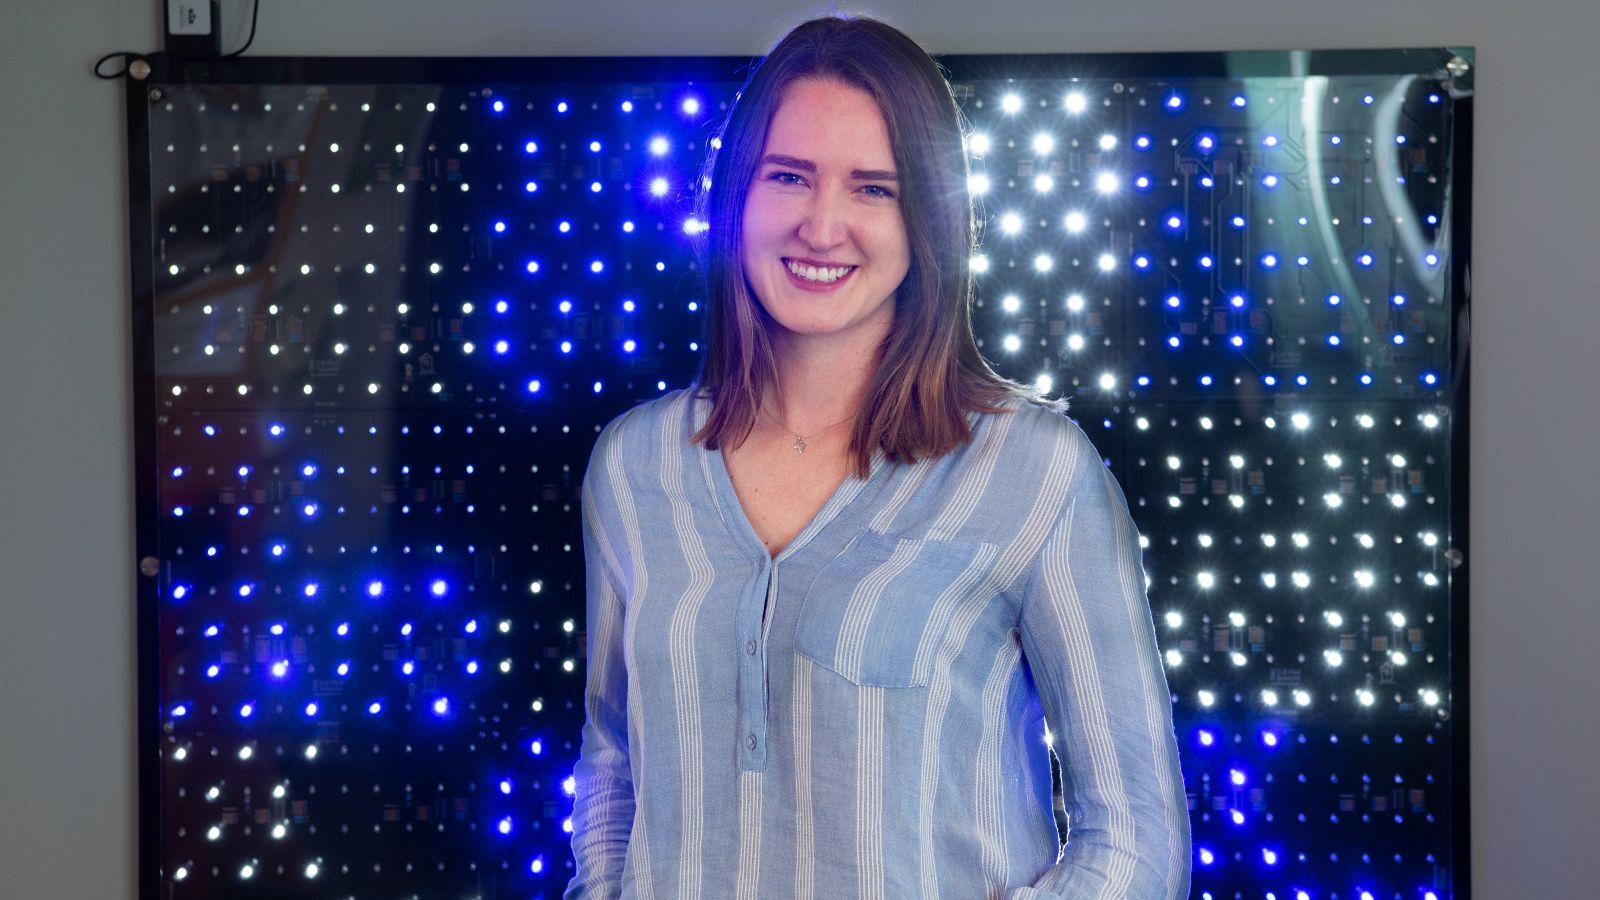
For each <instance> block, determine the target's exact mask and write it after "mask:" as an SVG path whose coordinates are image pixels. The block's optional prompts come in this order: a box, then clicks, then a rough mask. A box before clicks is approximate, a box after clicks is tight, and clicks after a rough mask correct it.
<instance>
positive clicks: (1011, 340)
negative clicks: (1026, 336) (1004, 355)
mask: <svg viewBox="0 0 1600 900" xmlns="http://www.w3.org/2000/svg"><path fill="white" fill-rule="evenodd" d="M1003 343H1004V345H1005V348H1006V350H1007V351H1008V352H1010V353H1015V352H1017V350H1018V349H1020V348H1021V347H1022V341H1021V339H1019V338H1018V337H1017V336H1016V335H1014V334H1008V335H1006V337H1005V341H1003Z"/></svg>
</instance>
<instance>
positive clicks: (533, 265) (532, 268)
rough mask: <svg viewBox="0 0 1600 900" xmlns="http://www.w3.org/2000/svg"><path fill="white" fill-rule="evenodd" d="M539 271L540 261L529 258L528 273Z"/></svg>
mask: <svg viewBox="0 0 1600 900" xmlns="http://www.w3.org/2000/svg"><path fill="white" fill-rule="evenodd" d="M537 271H539V263H538V261H537V260H532V259H530V260H528V274H529V275H532V274H533V273H535V272H537Z"/></svg>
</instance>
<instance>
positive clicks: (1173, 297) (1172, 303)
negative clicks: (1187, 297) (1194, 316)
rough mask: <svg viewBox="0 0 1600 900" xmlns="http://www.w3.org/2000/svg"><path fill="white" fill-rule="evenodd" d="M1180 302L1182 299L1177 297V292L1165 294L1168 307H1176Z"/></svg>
mask: <svg viewBox="0 0 1600 900" xmlns="http://www.w3.org/2000/svg"><path fill="white" fill-rule="evenodd" d="M1182 303H1183V301H1182V300H1180V299H1178V295H1177V294H1168V295H1167V306H1168V308H1170V309H1177V308H1178V307H1179V305H1181V304H1182Z"/></svg>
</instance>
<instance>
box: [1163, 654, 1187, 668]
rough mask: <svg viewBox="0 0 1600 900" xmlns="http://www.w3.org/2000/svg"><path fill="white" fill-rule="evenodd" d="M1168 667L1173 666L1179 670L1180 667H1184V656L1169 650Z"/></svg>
mask: <svg viewBox="0 0 1600 900" xmlns="http://www.w3.org/2000/svg"><path fill="white" fill-rule="evenodd" d="M1167 665H1169V666H1171V667H1173V668H1177V667H1178V666H1181V665H1183V654H1182V653H1179V652H1178V651H1176V650H1168V651H1167Z"/></svg>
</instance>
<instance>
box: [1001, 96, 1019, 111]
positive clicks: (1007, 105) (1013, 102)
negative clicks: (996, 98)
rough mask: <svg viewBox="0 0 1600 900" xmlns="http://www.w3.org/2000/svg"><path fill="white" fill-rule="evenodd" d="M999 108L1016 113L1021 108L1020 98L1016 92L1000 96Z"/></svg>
mask: <svg viewBox="0 0 1600 900" xmlns="http://www.w3.org/2000/svg"><path fill="white" fill-rule="evenodd" d="M1000 108H1001V109H1003V110H1005V111H1006V112H1007V113H1016V112H1019V111H1021V109H1022V98H1021V97H1018V96H1017V95H1016V94H1007V95H1005V96H1004V97H1001V98H1000Z"/></svg>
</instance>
